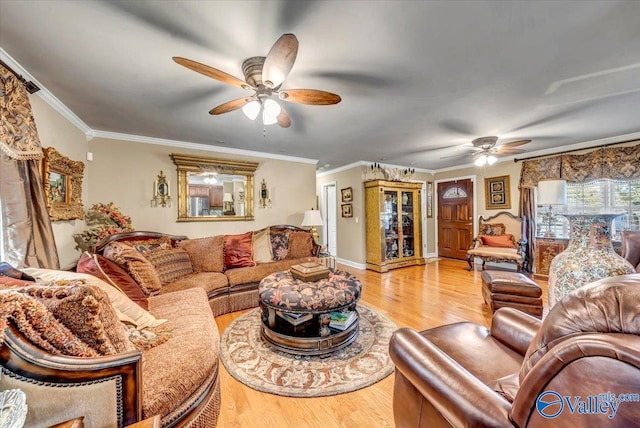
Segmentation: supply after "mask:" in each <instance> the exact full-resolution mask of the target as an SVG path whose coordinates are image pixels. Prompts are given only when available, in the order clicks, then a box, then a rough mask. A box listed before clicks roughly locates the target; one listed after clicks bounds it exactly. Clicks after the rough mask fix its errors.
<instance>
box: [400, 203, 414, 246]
mask: <svg viewBox="0 0 640 428" xmlns="http://www.w3.org/2000/svg"><path fill="white" fill-rule="evenodd" d="M413 199H414V198H413V192H406V191H403V192H402V257H412V256H413V255H414V254H415V242H414V232H415V231H414V227H413V226H414V221H413V220H414V218H413V204H414V203H415V202H416V201H414V200H413Z"/></svg>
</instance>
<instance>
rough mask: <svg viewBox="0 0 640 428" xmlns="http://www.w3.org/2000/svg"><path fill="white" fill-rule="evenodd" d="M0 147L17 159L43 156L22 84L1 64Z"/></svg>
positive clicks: (40, 157)
mask: <svg viewBox="0 0 640 428" xmlns="http://www.w3.org/2000/svg"><path fill="white" fill-rule="evenodd" d="M0 118H1V119H0V149H1V150H2V151H3V152H5V153H6V154H7V155H8V156H9V157H10V158H12V159H18V160H27V159H42V157H43V156H44V155H43V153H42V147H41V145H40V138H39V137H38V131H37V129H36V123H35V121H34V119H33V113H32V112H31V103H30V102H29V96H28V94H27V90H26V89H25V88H24V85H23V84H22V82H20V80H18V78H17V77H16V76H15V75H14V74H13V73H12V72H11V71H9V70H8V69H7V68H6V67H3V66H1V65H0Z"/></svg>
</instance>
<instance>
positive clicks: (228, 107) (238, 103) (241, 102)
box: [209, 97, 255, 114]
mask: <svg viewBox="0 0 640 428" xmlns="http://www.w3.org/2000/svg"><path fill="white" fill-rule="evenodd" d="M254 100H255V97H244V98H238V99H237V100H232V101H227V102H226V103H224V104H220V105H219V106H218V107H214V108H212V109H211V111H210V112H209V114H222V113H229V112H230V111H234V110H238V109H239V108H242V107H244V106H245V104H249V103H250V102H251V101H254Z"/></svg>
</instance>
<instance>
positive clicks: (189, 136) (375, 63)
mask: <svg viewBox="0 0 640 428" xmlns="http://www.w3.org/2000/svg"><path fill="white" fill-rule="evenodd" d="M283 33H293V34H295V35H296V36H297V38H298V40H299V42H300V47H299V51H298V57H297V60H296V63H295V65H294V67H293V70H292V71H291V73H290V74H289V77H288V78H287V80H286V81H285V83H284V85H283V89H291V88H313V89H321V90H326V91H330V92H334V93H337V94H339V95H341V96H342V102H341V103H340V104H338V105H335V106H307V105H299V104H292V103H283V105H284V106H285V107H286V109H287V111H288V112H289V114H290V116H291V119H292V122H293V124H292V126H291V128H289V129H282V128H279V127H278V126H268V127H266V129H263V128H264V127H263V126H262V125H261V124H260V123H258V121H256V122H251V121H250V120H249V119H247V118H246V117H245V116H244V115H243V114H242V112H241V111H239V110H238V111H234V112H230V113H227V114H223V115H220V116H211V115H209V114H208V112H209V110H210V109H211V108H213V107H215V106H217V105H219V104H222V103H224V102H226V101H228V100H231V99H235V98H239V97H242V96H243V95H245V94H246V92H244V91H243V90H242V89H239V88H237V87H233V86H229V85H225V84H223V83H220V82H218V81H216V80H213V79H210V78H207V77H205V76H203V75H201V74H198V73H195V72H193V71H191V70H188V69H186V68H184V67H181V66H179V65H177V64H176V63H174V62H173V61H172V60H171V57H172V56H182V57H186V58H189V59H193V60H196V61H199V62H202V63H205V64H208V65H211V66H212V67H215V68H218V69H221V70H223V71H226V72H228V73H230V74H232V75H234V76H236V77H240V78H242V71H241V64H242V61H243V60H244V59H246V58H248V57H250V56H256V55H266V54H267V52H268V51H269V49H270V48H271V46H272V45H273V43H274V42H275V41H276V40H277V39H278V37H279V36H280V35H282V34H283ZM0 47H1V48H2V49H4V50H5V51H6V52H7V53H8V54H9V55H10V56H11V57H12V58H13V59H15V60H16V61H17V62H18V63H19V64H20V65H21V66H23V67H24V68H25V69H26V70H28V72H29V73H30V74H31V75H33V76H34V77H35V78H36V79H37V80H38V81H39V82H40V83H42V84H43V85H44V86H45V87H46V88H47V89H48V90H49V91H51V92H52V93H53V94H54V95H55V96H56V97H57V98H58V99H59V100H60V101H62V103H64V104H65V105H66V106H67V107H68V108H70V109H71V110H72V111H73V112H74V113H75V114H76V115H77V116H79V117H80V118H81V119H82V120H83V121H84V122H85V123H86V124H87V125H88V126H89V127H90V128H92V129H94V130H100V131H109V132H117V133H124V134H132V135H140V136H147V137H157V138H164V139H171V140H178V141H186V142H194V143H203V144H210V145H218V146H224V147H229V148H236V149H246V150H252V151H258V152H268V153H274V154H286V155H290V156H297V157H305V158H311V159H318V160H319V163H318V165H319V166H323V165H325V164H329V165H331V166H330V168H331V169H333V168H335V167H338V166H341V165H345V164H349V163H352V162H356V161H359V160H365V161H370V162H373V161H377V162H380V161H382V162H384V163H389V164H396V165H406V166H409V165H411V166H414V167H416V168H426V169H440V168H445V167H451V166H455V165H462V164H468V163H469V162H470V157H450V156H454V155H459V154H464V153H467V152H468V151H469V147H470V141H471V140H472V139H474V138H476V137H480V136H487V135H497V136H499V137H500V140H499V141H498V144H500V143H501V142H502V143H505V142H509V141H513V140H517V139H523V138H529V139H532V140H533V142H531V143H529V144H527V145H525V146H522V147H521V148H522V149H526V150H527V152H528V153H525V154H523V155H521V156H519V157H524V156H527V155H528V154H531V153H539V152H541V151H546V150H549V149H555V150H558V151H559V150H562V148H564V147H565V146H567V145H574V144H578V143H585V142H594V143H593V144H596V142H597V140H600V139H608V140H607V141H611V137H620V138H619V139H624V137H625V136H627V137H628V136H629V134H635V133H638V132H640V1H613V0H607V1H601V2H598V1H586V2H584V1H583V2H577V1H556V2H554V1H544V2H542V1H536V2H533V1H510V2H507V1H484V0H478V1H369V2H367V1H320V0H314V1H294V0H290V1H287V0H279V1H262V2H260V1H180V2H178V1H155V2H152V1H135V2H134V1H79V0H76V1H60V0H58V1H6V0H3V1H0ZM265 131H266V133H265ZM614 140H615V139H614ZM587 145H588V144H587ZM445 156H446V157H448V158H447V159H441V158H442V157H445Z"/></svg>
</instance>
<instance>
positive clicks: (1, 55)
mask: <svg viewBox="0 0 640 428" xmlns="http://www.w3.org/2000/svg"><path fill="white" fill-rule="evenodd" d="M0 59H2V61H4V62H5V63H6V64H7V65H8V66H9V67H11V68H12V69H13V71H15V72H16V73H18V74H21V75H22V77H24V78H25V79H26V80H31V81H32V82H33V83H35V84H36V85H38V87H39V88H40V90H39V91H38V92H36V93H35V94H34V95H37V96H39V97H40V98H42V99H43V100H44V101H45V102H46V103H47V104H49V105H50V106H51V107H53V108H54V110H56V111H57V112H58V113H60V114H61V115H62V116H63V117H64V118H65V119H67V120H68V121H69V122H71V123H72V124H74V125H75V126H76V127H77V128H78V129H79V130H81V131H82V132H83V133H84V135H85V136H86V137H87V141H88V140H90V139H91V138H90V136H89V135H90V133H91V132H92V130H91V128H89V125H87V124H86V123H84V121H83V120H82V119H80V118H79V117H78V116H77V115H76V114H75V113H74V112H72V111H71V109H69V108H68V107H67V106H66V105H64V104H63V103H62V101H60V100H59V99H58V98H57V97H56V96H55V95H53V94H52V93H51V92H50V91H49V90H48V89H47V88H45V86H44V85H43V84H42V83H40V82H39V81H38V79H36V78H35V77H33V76H32V75H31V74H30V73H29V72H28V71H27V70H26V69H25V68H24V67H23V66H21V65H20V64H19V63H18V62H17V61H16V60H15V59H13V58H12V57H11V55H9V54H8V53H7V52H6V51H5V50H4V49H2V48H0Z"/></svg>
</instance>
